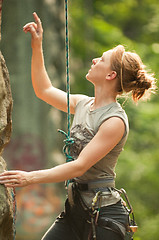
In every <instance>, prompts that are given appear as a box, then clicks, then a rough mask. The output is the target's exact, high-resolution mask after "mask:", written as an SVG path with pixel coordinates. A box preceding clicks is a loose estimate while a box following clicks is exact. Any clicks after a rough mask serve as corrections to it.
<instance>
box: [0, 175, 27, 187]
mask: <svg viewBox="0 0 159 240" xmlns="http://www.w3.org/2000/svg"><path fill="white" fill-rule="evenodd" d="M0 184H4V185H5V186H6V187H25V186H27V185H29V184H31V174H30V172H25V171H5V172H3V173H1V174H0Z"/></svg>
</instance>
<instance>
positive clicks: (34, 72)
mask: <svg viewBox="0 0 159 240" xmlns="http://www.w3.org/2000/svg"><path fill="white" fill-rule="evenodd" d="M33 16H34V19H35V22H30V23H28V24H26V25H25V26H24V27H23V31H24V32H25V33H27V32H30V34H31V46H32V62H31V77H32V84H33V88H34V91H35V94H36V96H37V97H38V98H40V99H42V100H43V101H45V102H47V103H48V104H50V105H52V106H54V107H55V108H57V109H59V110H62V111H64V112H67V94H66V92H64V91H62V90H60V89H58V88H55V87H54V86H53V85H52V83H51V81H50V78H49V76H48V74H47V71H46V68H45V63H44V56H43V48H42V39H43V28H42V24H41V21H40V18H39V17H38V15H37V14H36V13H35V12H34V13H33ZM83 97H84V96H83V95H70V111H71V113H72V114H73V113H74V109H75V106H76V104H77V102H78V101H79V100H80V99H81V98H83Z"/></svg>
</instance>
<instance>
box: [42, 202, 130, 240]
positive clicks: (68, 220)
mask: <svg viewBox="0 0 159 240" xmlns="http://www.w3.org/2000/svg"><path fill="white" fill-rule="evenodd" d="M90 222H91V219H90V217H89V216H88V212H87V211H84V210H83V208H82V206H81V205H80V204H78V203H77V204H75V205H74V207H70V205H69V203H68V200H66V205H65V211H64V212H62V213H61V214H60V215H59V216H58V217H57V219H56V220H55V222H54V224H53V225H52V226H51V227H50V229H49V230H48V231H47V232H46V234H45V235H44V237H43V238H42V240H54V239H56V240H88V239H89V237H88V236H89V235H90V233H91V229H92V225H91V224H90ZM114 223H117V225H116V224H114ZM111 224H112V228H111ZM127 224H128V214H127V211H126V210H125V208H124V207H123V205H122V203H121V201H119V202H118V203H116V204H114V205H111V206H106V207H102V208H101V210H100V214H99V218H98V224H97V226H96V239H97V240H106V239H111V240H123V239H124V236H123V235H122V234H121V233H120V231H117V230H118V227H119V226H122V228H123V229H124V230H125V229H126V226H127ZM114 226H115V228H114ZM112 229H113V230H112ZM90 239H92V238H90Z"/></svg>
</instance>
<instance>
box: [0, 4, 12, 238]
mask: <svg viewBox="0 0 159 240" xmlns="http://www.w3.org/2000/svg"><path fill="white" fill-rule="evenodd" d="M1 10H2V0H0V26H1V12H2V11H1ZM11 113H12V95H11V88H10V81H9V73H8V70H7V67H6V64H5V60H4V58H3V56H2V53H1V52H0V172H3V171H4V170H5V169H6V163H5V161H4V159H3V157H2V152H3V149H4V147H5V146H6V144H7V143H8V142H9V141H10V136H11V126H12V120H11ZM13 196H14V195H13V189H7V188H5V187H4V186H3V185H0V239H1V240H13V239H14V226H13V215H14V213H13V205H14V204H13V200H14V199H13Z"/></svg>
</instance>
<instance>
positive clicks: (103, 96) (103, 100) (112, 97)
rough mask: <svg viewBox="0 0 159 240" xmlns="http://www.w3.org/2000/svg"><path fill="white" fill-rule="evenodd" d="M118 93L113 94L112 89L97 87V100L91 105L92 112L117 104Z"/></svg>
mask: <svg viewBox="0 0 159 240" xmlns="http://www.w3.org/2000/svg"><path fill="white" fill-rule="evenodd" d="M116 96H117V94H116V93H113V92H112V89H108V88H105V87H95V98H94V102H93V103H92V105H91V109H90V110H91V111H93V110H95V109H97V108H100V107H103V106H106V105H108V104H110V103H112V102H116Z"/></svg>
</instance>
